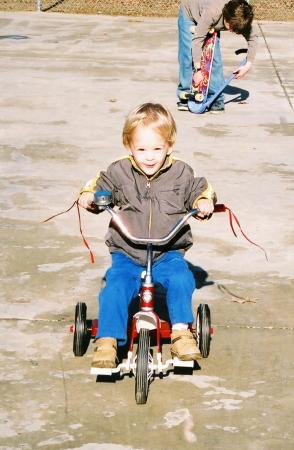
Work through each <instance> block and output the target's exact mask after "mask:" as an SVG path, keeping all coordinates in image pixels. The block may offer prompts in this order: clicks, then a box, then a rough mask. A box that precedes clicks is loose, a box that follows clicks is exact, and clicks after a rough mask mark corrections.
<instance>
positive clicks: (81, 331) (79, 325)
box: [73, 302, 88, 356]
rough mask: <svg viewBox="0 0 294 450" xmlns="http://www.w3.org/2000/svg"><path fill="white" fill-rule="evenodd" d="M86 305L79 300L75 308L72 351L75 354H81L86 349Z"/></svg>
mask: <svg viewBox="0 0 294 450" xmlns="http://www.w3.org/2000/svg"><path fill="white" fill-rule="evenodd" d="M87 334H88V331H87V305H86V303H83V302H79V303H77V304H76V309H75V329H74V337H73V352H74V355H75V356H83V355H84V354H85V352H86V349H87Z"/></svg>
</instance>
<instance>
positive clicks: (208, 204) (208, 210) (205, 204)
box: [196, 198, 214, 219]
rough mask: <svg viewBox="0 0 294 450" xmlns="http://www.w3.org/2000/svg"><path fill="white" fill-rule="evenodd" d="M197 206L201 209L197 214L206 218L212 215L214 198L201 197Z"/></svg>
mask: <svg viewBox="0 0 294 450" xmlns="http://www.w3.org/2000/svg"><path fill="white" fill-rule="evenodd" d="M196 208H198V209H199V213H198V214H197V217H200V218H201V219H205V218H207V217H209V216H211V214H212V213H213V211H214V203H213V201H212V200H209V199H206V198H201V199H200V200H198V202H197V203H196Z"/></svg>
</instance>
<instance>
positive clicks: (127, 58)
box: [0, 13, 294, 450]
mask: <svg viewBox="0 0 294 450" xmlns="http://www.w3.org/2000/svg"><path fill="white" fill-rule="evenodd" d="M0 25H1V33H0V55H1V68H0V77H1V78H0V81H1V98H0V121H1V128H0V137H1V181H0V183H1V194H0V195H1V228H0V231H1V243H2V255H1V266H2V271H1V272H2V282H1V304H0V319H1V320H0V333H1V340H0V345H1V356H0V379H1V386H0V392H1V402H0V449H1V450H4V449H5V450H15V449H23V450H36V449H50V450H51V449H52V450H54V449H57V450H59V449H81V450H96V449H97V450H100V449H101V450H127V449H128V450H129V449H132V450H135V449H136V450H137V449H140V450H174V449H181V450H184V449H190V448H199V449H208V450H216V449H221V450H235V449H236V448H238V449H240V450H245V449H246V450H276V449H283V450H290V449H293V448H294V432H293V414H294V407H293V387H294V382H293V327H294V303H293V227H292V220H293V208H292V204H293V197H292V195H293V184H291V181H293V135H294V126H293V123H294V120H293V119H294V115H293V102H294V81H293V80H294V77H293V75H294V66H293V48H292V45H291V43H292V42H293V35H294V24H293V23H279V22H263V23H260V32H261V37H260V43H259V48H258V53H257V58H256V62H255V65H254V69H253V70H252V72H251V73H250V74H248V76H247V77H246V78H245V79H243V80H240V81H238V82H233V83H232V85H231V87H230V88H229V89H228V90H227V94H226V100H227V105H226V113H225V114H223V115H219V116H213V115H210V114H203V115H192V114H190V113H188V112H178V111H177V110H176V96H175V89H176V84H177V28H176V19H156V18H152V19H151V18H128V17H103V16H77V15H58V14H46V13H43V14H40V13H0ZM240 46H241V47H242V46H244V42H243V40H242V38H240V37H237V36H234V35H232V34H230V33H224V35H223V36H222V51H223V58H224V66H225V69H224V71H225V73H228V72H230V71H231V69H233V68H235V67H236V66H237V64H238V62H237V59H238V58H237V57H236V56H235V54H234V50H235V49H237V48H240ZM149 100H151V101H158V102H161V103H163V104H165V105H166V106H168V107H169V108H170V110H171V111H172V113H173V114H174V116H175V119H176V121H177V124H178V141H177V145H176V148H175V154H176V155H177V156H178V157H180V158H184V159H185V160H186V161H187V162H189V163H190V164H191V165H192V166H193V167H194V168H195V171H196V173H197V174H199V175H205V176H206V177H207V178H208V179H209V180H210V182H211V183H212V184H213V186H214V187H215V189H216V191H217V193H218V200H219V202H221V203H226V204H227V205H229V206H230V207H231V208H232V209H233V211H234V212H235V213H236V214H237V215H238V217H239V219H240V222H241V225H242V226H243V228H244V231H245V233H247V234H248V236H249V237H250V238H251V239H253V240H254V241H256V242H257V243H260V244H261V245H262V246H264V247H265V248H266V250H267V252H268V255H269V261H266V260H265V258H264V255H263V253H262V252H261V251H260V250H259V249H258V248H257V247H254V246H252V245H250V244H249V243H248V242H247V241H246V240H245V239H243V238H242V236H241V235H240V236H239V238H238V239H236V238H235V237H234V236H233V234H232V233H231V231H230V228H229V223H228V218H227V216H226V215H225V214H218V215H215V216H214V217H213V218H212V220H211V221H210V222H208V223H205V224H199V223H198V222H196V221H195V222H193V223H192V228H193V233H194V236H195V241H196V243H195V245H194V247H193V248H192V249H191V250H190V251H189V252H188V254H187V259H188V260H189V261H190V262H191V264H193V265H194V266H196V267H198V272H199V273H200V274H202V275H203V279H202V285H201V286H202V287H201V289H200V290H198V291H197V292H196V293H195V297H194V306H195V310H196V307H197V305H198V303H200V302H202V303H208V304H209V305H210V308H211V312H212V320H213V325H214V328H215V336H214V338H213V341H212V346H211V353H210V355H209V357H208V358H207V359H205V360H202V361H201V362H200V366H201V367H200V369H201V370H198V371H194V374H193V375H181V374H173V373H169V374H168V376H166V377H164V378H163V379H158V378H156V379H155V381H154V382H153V383H152V384H151V386H150V393H149V397H148V402H147V404H146V405H144V406H138V405H136V403H135V400H134V378H129V377H125V378H124V379H123V380H120V381H117V382H116V383H106V382H95V378H94V377H91V376H90V374H89V367H90V362H91V353H92V344H91V345H90V348H89V350H88V352H87V354H86V355H85V356H84V357H82V358H75V357H74V356H73V353H72V335H71V334H70V333H69V326H70V324H71V323H72V321H73V315H74V306H75V304H76V302H77V301H86V302H87V304H88V311H89V317H90V318H94V317H95V316H96V307H97V306H96V292H97V290H98V289H99V288H100V286H101V280H102V277H103V275H104V273H105V270H106V268H107V266H108V264H109V256H108V253H107V250H106V247H105V246H104V243H103V237H104V234H105V232H106V229H107V222H108V217H106V215H105V216H104V215H100V216H98V217H97V216H92V215H90V214H87V213H86V212H85V213H84V214H83V215H82V219H83V230H84V233H85V235H86V236H87V238H88V240H89V243H90V245H91V247H92V249H93V251H94V253H95V257H96V262H95V264H94V265H91V264H90V263H89V258H88V253H87V250H86V248H85V247H84V246H83V244H82V241H81V237H80V234H79V229H78V222H77V217H76V213H75V212H74V211H71V212H69V213H68V214H66V215H64V216H61V217H58V218H56V219H55V220H53V221H51V222H49V223H46V224H41V223H40V221H41V220H43V219H45V218H46V217H48V216H50V215H52V214H54V213H55V212H58V211H60V210H63V209H66V208H67V207H68V206H69V205H70V204H71V203H72V202H73V201H74V199H75V198H76V195H77V193H78V191H79V188H80V186H81V185H82V184H83V183H84V182H85V181H86V180H87V179H89V178H90V177H92V176H93V175H94V174H95V173H96V172H98V171H99V170H100V169H104V168H106V166H107V165H108V163H109V162H110V161H112V160H113V159H114V158H116V157H119V156H121V155H122V154H124V149H123V147H122V144H121V130H122V126H123V121H124V118H125V116H126V114H127V112H128V111H129V110H130V109H131V108H133V107H134V106H135V105H137V104H139V103H142V102H145V101H149ZM291 247H292V248H291ZM291 250H292V252H291ZM165 352H166V354H168V346H166V347H165Z"/></svg>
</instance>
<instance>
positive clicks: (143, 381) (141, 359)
mask: <svg viewBox="0 0 294 450" xmlns="http://www.w3.org/2000/svg"><path fill="white" fill-rule="evenodd" d="M149 353H150V336H149V330H148V329H146V328H142V329H141V330H140V332H139V341H138V348H137V364H136V383H135V397H136V403H137V404H138V405H143V404H145V403H146V402H147V396H148V390H149V373H148V372H149V371H148V363H149Z"/></svg>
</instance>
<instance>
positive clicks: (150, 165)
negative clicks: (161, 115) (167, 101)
mask: <svg viewBox="0 0 294 450" xmlns="http://www.w3.org/2000/svg"><path fill="white" fill-rule="evenodd" d="M129 151H130V152H131V154H132V156H133V158H134V160H135V162H136V164H137V166H138V167H139V168H140V169H141V170H142V172H144V173H145V175H147V176H148V177H152V176H153V175H154V174H155V173H156V172H158V170H159V169H160V168H161V167H162V166H163V164H164V161H165V159H166V156H167V155H169V154H170V153H171V151H172V147H171V146H170V145H169V144H168V142H167V141H166V140H165V139H164V137H162V136H161V134H159V132H158V131H157V130H156V128H155V127H154V126H150V125H149V126H144V125H140V126H138V127H137V128H136V129H135V131H134V133H133V136H132V142H131V144H130V147H129Z"/></svg>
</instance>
